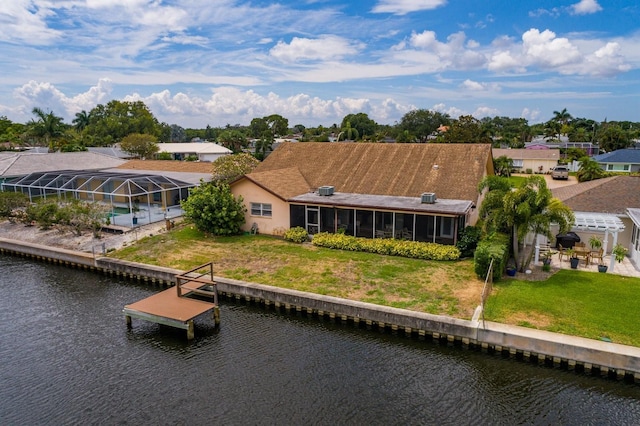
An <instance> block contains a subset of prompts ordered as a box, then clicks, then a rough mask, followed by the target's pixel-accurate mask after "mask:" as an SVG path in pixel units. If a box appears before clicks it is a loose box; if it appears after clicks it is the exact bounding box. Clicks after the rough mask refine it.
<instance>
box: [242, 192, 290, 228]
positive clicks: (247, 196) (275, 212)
mask: <svg viewBox="0 0 640 426" xmlns="http://www.w3.org/2000/svg"><path fill="white" fill-rule="evenodd" d="M231 192H232V193H233V195H234V196H236V197H237V196H238V195H242V197H243V198H244V205H245V207H246V208H247V212H246V213H245V224H244V226H243V227H242V229H243V230H244V231H249V230H250V229H251V227H252V226H253V224H254V223H255V224H256V225H258V232H259V233H261V234H267V235H282V233H284V231H286V230H287V229H289V224H290V220H289V205H288V204H287V203H286V202H285V201H283V200H282V199H280V198H278V197H276V196H275V195H273V194H272V193H270V192H268V191H265V190H264V189H262V188H260V187H259V186H257V185H255V184H253V183H252V182H250V181H248V180H241V181H239V182H236V183H235V184H234V185H233V186H232V188H231ZM251 203H263V204H265V203H266V204H271V214H272V215H271V217H263V216H253V215H252V214H251Z"/></svg>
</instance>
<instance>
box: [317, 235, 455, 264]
mask: <svg viewBox="0 0 640 426" xmlns="http://www.w3.org/2000/svg"><path fill="white" fill-rule="evenodd" d="M312 243H313V245H316V246H319V247H327V248H332V249H338V250H348V251H363V252H368V253H378V254H386V255H389V256H401V257H410V258H414V259H424V260H457V259H459V258H460V250H458V248H457V247H455V246H449V245H443V244H436V243H423V242H419V241H406V240H394V239H388V238H375V239H370V238H357V237H352V236H350V235H344V234H330V233H328V232H321V233H319V234H316V235H314V236H313V240H312Z"/></svg>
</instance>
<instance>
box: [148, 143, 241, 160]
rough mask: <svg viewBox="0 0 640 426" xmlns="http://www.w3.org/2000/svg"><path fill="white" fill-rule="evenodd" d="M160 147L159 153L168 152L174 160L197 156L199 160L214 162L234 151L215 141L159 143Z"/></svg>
mask: <svg viewBox="0 0 640 426" xmlns="http://www.w3.org/2000/svg"><path fill="white" fill-rule="evenodd" d="M158 148H159V150H158V153H161V152H168V153H169V154H171V158H173V159H174V160H186V159H187V158H188V157H191V156H195V157H197V158H198V161H207V162H212V161H215V160H217V159H218V158H220V157H222V156H224V155H229V154H232V153H233V152H232V151H231V150H230V149H228V148H225V147H223V146H220V145H218V144H217V143H213V142H197V143H192V142H189V143H159V144H158Z"/></svg>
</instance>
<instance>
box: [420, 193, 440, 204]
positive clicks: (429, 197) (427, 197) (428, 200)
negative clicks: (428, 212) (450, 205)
mask: <svg viewBox="0 0 640 426" xmlns="http://www.w3.org/2000/svg"><path fill="white" fill-rule="evenodd" d="M420 202H421V203H423V204H433V203H435V202H436V194H435V192H424V193H422V196H421V197H420Z"/></svg>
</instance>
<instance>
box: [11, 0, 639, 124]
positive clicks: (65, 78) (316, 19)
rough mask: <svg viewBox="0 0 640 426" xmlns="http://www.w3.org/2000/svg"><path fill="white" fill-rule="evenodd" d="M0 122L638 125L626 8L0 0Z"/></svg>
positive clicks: (632, 16) (629, 6)
mask: <svg viewBox="0 0 640 426" xmlns="http://www.w3.org/2000/svg"><path fill="white" fill-rule="evenodd" d="M0 70H2V73H1V77H0V116H1V115H4V116H7V117H8V118H9V119H11V120H14V121H17V122H26V121H28V120H29V119H31V118H32V117H33V116H32V115H31V110H32V108H33V107H35V106H37V107H40V108H43V109H44V110H50V111H53V112H54V113H56V114H57V115H60V116H62V117H64V118H65V120H66V121H67V122H70V121H71V119H72V118H73V117H74V115H75V113H76V112H79V111H81V110H86V111H89V110H90V109H91V108H93V107H94V106H96V105H97V104H99V103H106V102H108V101H109V100H111V99H118V100H142V101H143V102H145V104H146V105H147V106H148V107H149V108H150V109H151V111H152V112H153V113H154V114H155V116H156V117H157V118H158V119H159V120H160V121H163V122H166V123H169V124H178V125H180V126H183V127H199V128H202V127H205V126H206V125H211V126H224V125H226V124H232V125H233V124H249V122H250V121H251V119H252V118H255V117H263V116H266V115H270V114H280V115H282V116H284V117H286V118H288V119H289V124H290V125H291V126H293V125H294V124H304V125H305V126H313V127H315V126H318V125H324V126H330V125H332V124H333V123H338V124H339V123H340V122H341V120H342V118H343V117H344V116H345V115H347V114H350V113H359V112H364V113H366V114H368V115H369V117H370V118H372V119H374V120H375V121H377V122H378V123H381V124H394V123H396V122H397V121H399V120H400V119H401V118H402V116H403V115H404V114H406V113H407V112H408V111H410V110H412V109H416V108H422V109H431V110H434V111H440V112H445V113H448V114H450V115H451V116H452V117H454V118H457V117H458V116H459V115H461V114H472V115H473V116H475V117H476V118H482V117H486V116H490V117H493V116H496V115H500V116H508V117H513V118H517V117H524V118H526V119H528V120H529V122H530V123H531V124H533V123H537V122H542V121H546V120H548V119H550V118H551V117H552V116H553V111H554V110H561V109H563V108H567V109H568V111H569V112H570V113H571V114H572V115H573V116H575V117H586V118H592V119H594V120H598V121H602V120H604V119H608V120H630V121H636V122H640V113H639V111H640V96H639V95H640V5H638V4H637V2H636V1H631V0H628V1H627V0H569V1H561V0H557V1H544V0H543V1H526V0H517V1H514V0H507V1H496V0H483V1H471V0H466V1H462V0H460V1H457V0H372V1H351V2H344V1H343V0H340V1H334V0H307V1H305V0H295V1H290V0H282V1H281V2H278V3H276V2H268V1H261V0H257V1H233V0H5V1H3V2H2V4H0Z"/></svg>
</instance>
